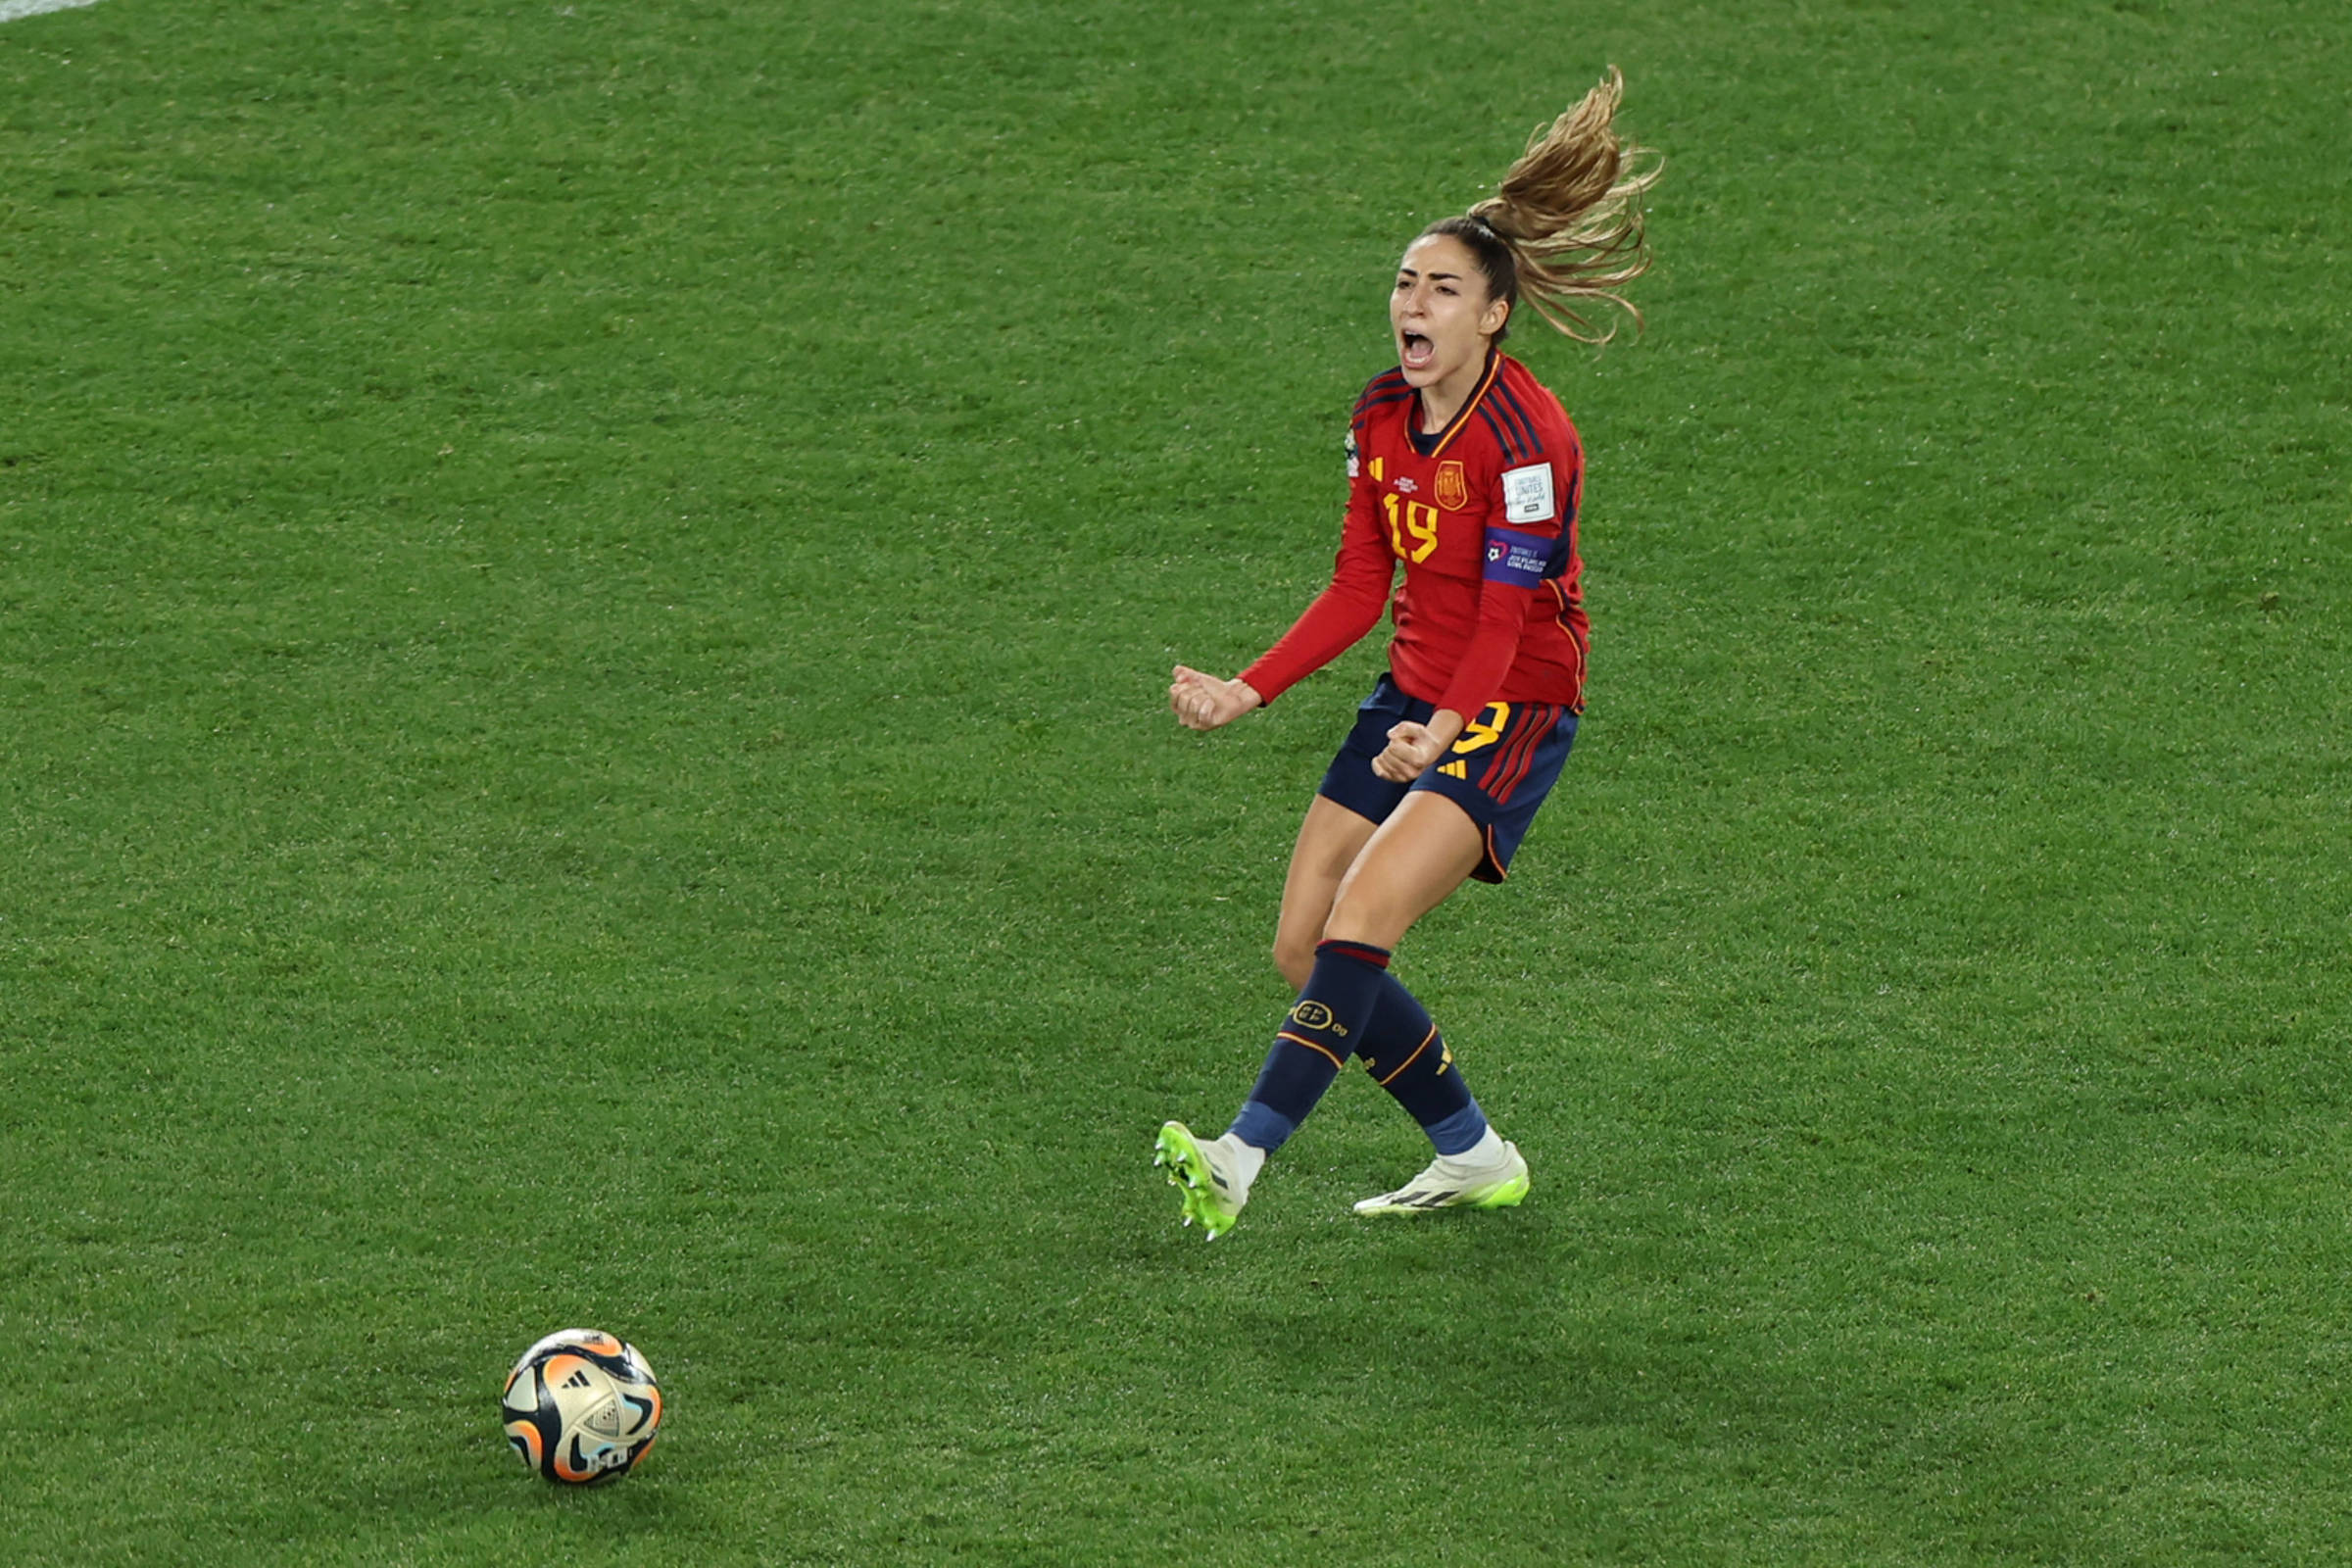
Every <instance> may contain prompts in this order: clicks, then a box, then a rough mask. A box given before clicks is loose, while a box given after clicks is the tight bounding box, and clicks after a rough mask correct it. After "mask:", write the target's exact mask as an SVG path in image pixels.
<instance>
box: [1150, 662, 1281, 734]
mask: <svg viewBox="0 0 2352 1568" xmlns="http://www.w3.org/2000/svg"><path fill="white" fill-rule="evenodd" d="M1264 702H1265V699H1264V698H1262V697H1260V696H1258V695H1257V692H1256V690H1255V689H1254V688H1253V687H1251V686H1250V683H1249V682H1248V681H1245V680H1220V679H1218V678H1217V677H1216V676H1214V675H1204V674H1202V673H1201V671H1200V670H1197V669H1193V668H1190V667H1188V666H1186V665H1183V664H1178V665H1177V666H1176V679H1175V682H1174V683H1173V684H1172V685H1170V686H1169V687H1168V707H1169V708H1171V709H1173V710H1174V711H1175V713H1176V720H1177V722H1178V723H1180V724H1182V725H1183V726H1184V727H1185V728H1186V729H1216V728H1219V727H1220V726H1222V725H1226V724H1230V723H1232V722H1233V721H1234V720H1235V719H1237V718H1239V717H1241V716H1242V715H1243V714H1244V713H1247V712H1249V711H1250V710H1252V709H1255V708H1259V707H1262V706H1263V705H1264Z"/></svg>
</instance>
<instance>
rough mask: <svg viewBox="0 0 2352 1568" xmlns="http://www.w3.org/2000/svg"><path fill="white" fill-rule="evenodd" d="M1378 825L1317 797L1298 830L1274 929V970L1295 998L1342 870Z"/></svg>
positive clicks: (1311, 963)
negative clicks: (1287, 984)
mask: <svg viewBox="0 0 2352 1568" xmlns="http://www.w3.org/2000/svg"><path fill="white" fill-rule="evenodd" d="M1379 827H1380V823H1379V822H1377V821H1375V820H1374V819H1372V818H1371V817H1368V816H1365V815H1363V814H1362V813H1360V812H1358V811H1355V810H1351V809H1348V807H1345V806H1342V805H1341V804H1340V803H1339V802H1337V801H1335V800H1333V799H1332V798H1331V797H1330V796H1328V795H1318V796H1316V797H1315V799H1314V802H1313V804H1311V805H1309V806H1308V807H1307V809H1306V819H1305V820H1304V821H1302V822H1300V823H1299V841H1298V843H1297V844H1295V845H1293V846H1292V848H1291V868H1290V870H1289V872H1288V873H1287V874H1285V876H1284V877H1283V882H1282V916H1281V918H1280V919H1279V920H1278V921H1277V922H1276V924H1275V928H1274V966H1275V967H1276V968H1277V969H1280V970H1281V971H1282V977H1283V979H1285V980H1287V981H1289V982H1290V987H1291V990H1292V992H1293V993H1294V994H1295V993H1297V991H1298V990H1299V987H1300V986H1303V985H1305V984H1306V976H1307V971H1308V970H1310V969H1312V968H1313V967H1314V966H1315V944H1316V943H1318V942H1321V941H1322V940H1323V927H1324V925H1325V923H1326V922H1327V921H1329V920H1330V918H1331V905H1332V900H1333V899H1335V898H1336V897H1338V895H1339V891H1340V883H1341V881H1342V880H1343V879H1345V878H1346V876H1347V875H1348V867H1349V866H1351V865H1353V864H1354V863H1355V858H1356V857H1357V856H1359V855H1361V854H1362V853H1363V850H1364V845H1365V844H1366V842H1368V841H1369V840H1370V839H1371V837H1372V835H1373V834H1374V833H1375V832H1376V831H1378V829H1379Z"/></svg>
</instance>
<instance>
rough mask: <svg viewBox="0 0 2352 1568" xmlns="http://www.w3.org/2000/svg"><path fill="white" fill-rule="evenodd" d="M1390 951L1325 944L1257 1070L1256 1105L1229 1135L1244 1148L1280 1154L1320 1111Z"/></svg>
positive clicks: (1376, 996) (1360, 1029) (1384, 974)
mask: <svg viewBox="0 0 2352 1568" xmlns="http://www.w3.org/2000/svg"><path fill="white" fill-rule="evenodd" d="M1388 973H1389V950H1388V949H1386V948H1375V947H1372V946H1370V945H1369V944H1367V943H1362V942H1324V943H1320V944H1318V945H1317V946H1316V948H1315V967H1314V969H1313V970H1312V971H1311V972H1310V973H1309V974H1308V975H1307V977H1306V984H1305V985H1304V986H1302V987H1301V988H1300V989H1299V1001H1298V1004H1297V1005H1295V1006H1293V1007H1292V1008H1291V1015H1290V1016H1289V1017H1288V1018H1285V1019H1284V1020H1283V1023H1282V1028H1281V1030H1280V1031H1278V1032H1277V1033H1276V1034H1275V1036H1274V1045H1273V1049H1271V1050H1270V1051H1268V1052H1267V1053H1266V1064H1265V1065H1264V1066H1263V1067H1261V1068H1259V1069H1258V1073H1257V1083H1256V1084H1255V1085H1254V1086H1253V1087H1252V1088H1251V1089H1250V1099H1249V1101H1248V1102H1247V1103H1244V1104H1243V1106H1242V1109H1241V1114H1239V1115H1237V1116H1235V1117H1234V1118H1233V1125H1232V1126H1231V1127H1229V1128H1227V1129H1226V1131H1228V1132H1230V1133H1232V1134H1233V1135H1234V1136H1235V1137H1237V1138H1239V1139H1240V1140H1241V1141H1242V1142H1243V1143H1245V1144H1254V1145H1256V1146H1257V1147H1258V1148H1260V1149H1263V1150H1265V1151H1267V1152H1273V1151H1274V1150H1277V1149H1280V1148H1281V1147H1282V1146H1283V1142H1284V1141H1285V1140H1286V1139H1288V1138H1289V1137H1290V1136H1291V1134H1293V1133H1295V1132H1297V1131H1298V1130H1299V1123H1300V1122H1302V1121H1304V1120H1306V1118H1307V1113H1308V1112H1309V1111H1312V1110H1313V1109H1314V1108H1315V1102H1316V1101H1318V1100H1321V1099H1322V1098H1323V1091H1324V1090H1326V1089H1329V1088H1330V1087H1331V1081H1332V1080H1333V1079H1334V1078H1337V1077H1338V1076H1339V1075H1340V1066H1341V1064H1342V1063H1344V1062H1345V1061H1347V1059H1348V1056H1349V1054H1352V1053H1353V1052H1354V1050H1355V1048H1356V1043H1357V1042H1358V1041H1359V1040H1361V1039H1362V1038H1363V1034H1364V1025H1365V1024H1366V1022H1367V1021H1368V1020H1369V1019H1370V1018H1371V1016H1372V1009H1373V1006H1374V1005H1376V1004H1377V1003H1378V1002H1379V1000H1380V989H1381V982H1382V981H1383V980H1385V979H1387V978H1388Z"/></svg>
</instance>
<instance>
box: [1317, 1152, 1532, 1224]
mask: <svg viewBox="0 0 2352 1568" xmlns="http://www.w3.org/2000/svg"><path fill="white" fill-rule="evenodd" d="M1526 1196H1527V1161H1526V1160H1524V1159H1522V1158H1520V1157H1519V1146H1518V1145H1517V1144H1504V1145H1503V1146H1502V1153H1501V1156H1500V1157H1499V1158H1495V1159H1491V1160H1482V1161H1478V1162H1476V1163H1472V1162H1470V1161H1466V1160H1461V1159H1457V1158H1454V1157H1453V1156H1451V1155H1448V1154H1440V1155H1439V1156H1438V1157H1437V1158H1436V1159H1433V1160H1431V1161H1430V1162H1429V1168H1428V1169H1426V1170H1424V1171H1423V1172H1422V1173H1421V1174H1420V1175H1418V1176H1416V1177H1414V1178H1413V1179H1412V1180H1411V1181H1409V1182H1406V1183H1405V1184H1404V1185H1403V1186H1402V1187H1399V1188H1397V1190H1396V1191H1395V1192H1393V1193H1383V1194H1381V1195H1380V1196H1379V1197H1378V1198H1367V1199H1365V1200H1364V1201H1362V1202H1360V1203H1358V1204H1356V1205H1355V1211H1356V1212H1357V1213H1358V1214H1427V1213H1429V1212H1431V1211H1432V1210H1434V1209H1440V1208H1511V1207H1513V1206H1515V1205H1516V1204H1517V1203H1518V1201H1520V1200H1521V1199H1523V1198H1525V1197H1526Z"/></svg>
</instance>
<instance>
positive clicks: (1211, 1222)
mask: <svg viewBox="0 0 2352 1568" xmlns="http://www.w3.org/2000/svg"><path fill="white" fill-rule="evenodd" d="M1152 1164H1154V1165H1162V1166H1165V1167H1166V1168H1167V1172H1168V1180H1169V1182H1171V1183H1172V1184H1174V1186H1175V1188H1176V1190H1177V1191H1178V1192H1179V1193H1182V1194H1183V1195H1184V1208H1183V1213H1184V1222H1185V1223H1186V1224H1187V1225H1190V1224H1192V1223H1193V1221H1195V1220H1199V1221H1200V1222H1201V1229H1202V1230H1203V1231H1205V1232H1207V1233H1208V1239H1209V1240H1210V1241H1212V1242H1213V1241H1215V1240H1216V1239H1217V1238H1218V1237H1220V1236H1222V1235H1224V1234H1225V1233H1226V1232H1227V1231H1229V1230H1231V1229H1233V1222H1234V1221H1235V1220H1237V1219H1239V1218H1241V1214H1242V1205H1243V1204H1244V1203H1247V1202H1248V1201H1250V1184H1249V1183H1248V1182H1247V1181H1245V1180H1243V1179H1242V1174H1241V1170H1240V1169H1239V1165H1238V1162H1237V1161H1236V1159H1235V1157H1234V1154H1233V1152H1232V1151H1231V1150H1229V1149H1228V1148H1227V1147H1226V1146H1225V1140H1224V1139H1223V1138H1209V1139H1201V1138H1196V1137H1194V1136H1193V1130H1192V1129H1191V1128H1190V1127H1187V1126H1186V1125H1185V1124H1184V1123H1182V1122H1180V1121H1172V1122H1169V1123H1167V1124H1166V1125H1165V1126H1163V1127H1161V1128H1160V1129H1159V1139H1158V1142H1157V1146H1156V1149H1155V1152H1153V1153H1152Z"/></svg>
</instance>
